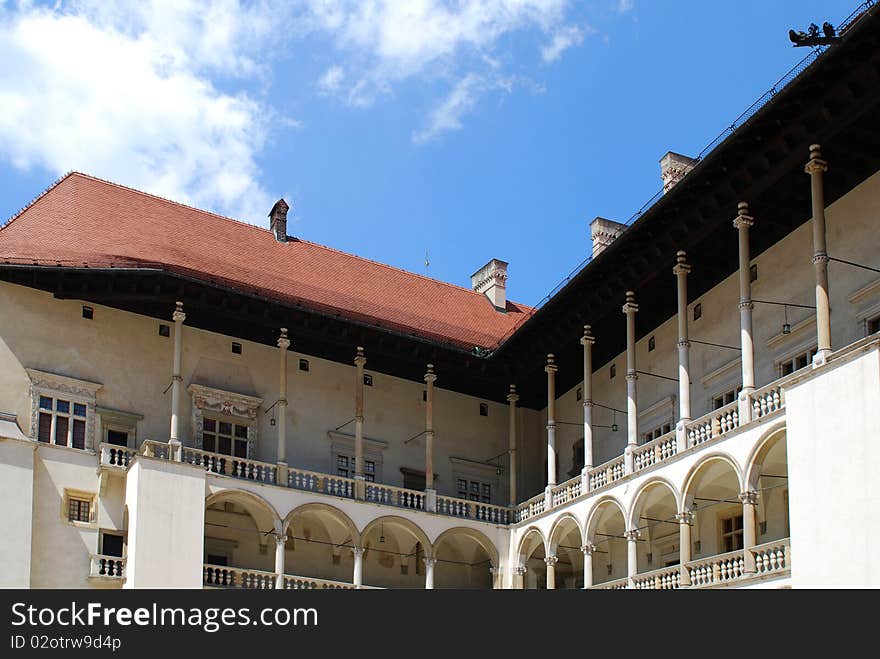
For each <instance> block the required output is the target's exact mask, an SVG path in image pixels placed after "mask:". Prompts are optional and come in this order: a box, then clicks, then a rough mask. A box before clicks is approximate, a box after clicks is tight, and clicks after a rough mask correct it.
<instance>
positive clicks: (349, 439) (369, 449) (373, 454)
mask: <svg viewBox="0 0 880 659" xmlns="http://www.w3.org/2000/svg"><path fill="white" fill-rule="evenodd" d="M327 439H329V440H330V467H329V469H328V471H327V473H328V474H335V473H336V459H337V458H338V457H339V456H340V455H344V456H347V457H349V458H350V457H351V456H353V455H354V435H349V434H346V433H341V432H338V431H336V430H330V431H328V432H327ZM363 442H364V460H369V461H371V462H373V463H374V464H375V466H376V470H375V472H374V474H373V477H374V478H375V480H376V482H377V483H384V482H385V481H383V480H382V477H383V474H382V472H383V466H384V462H385V458H384V452H385V449H387V448H388V442H386V441H385V440H382V439H370V438H367V437H364V438H363Z"/></svg>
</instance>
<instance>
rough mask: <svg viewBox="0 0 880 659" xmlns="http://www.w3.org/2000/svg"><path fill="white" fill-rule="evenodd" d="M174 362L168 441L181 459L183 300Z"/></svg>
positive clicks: (176, 313)
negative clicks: (169, 435)
mask: <svg viewBox="0 0 880 659" xmlns="http://www.w3.org/2000/svg"><path fill="white" fill-rule="evenodd" d="M171 318H172V319H173V320H174V363H173V366H172V373H171V437H170V439H169V441H168V443H169V444H170V445H171V454H172V456H173V458H174V459H175V460H178V461H179V460H180V459H181V457H182V456H181V450H180V447H181V444H180V385H181V382H183V378H181V377H180V362H181V358H182V354H183V321H184V320H186V314H185V313H183V302H178V303H177V306H176V308H175V309H174V313H173V314H171Z"/></svg>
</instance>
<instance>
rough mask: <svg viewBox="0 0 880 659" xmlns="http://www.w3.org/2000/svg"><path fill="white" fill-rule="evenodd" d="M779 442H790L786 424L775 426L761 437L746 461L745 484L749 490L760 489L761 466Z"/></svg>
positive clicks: (781, 423)
mask: <svg viewBox="0 0 880 659" xmlns="http://www.w3.org/2000/svg"><path fill="white" fill-rule="evenodd" d="M778 441H783V442H787V441H788V436H787V432H786V426H785V422H780V423H777V424H774V425H773V426H772V427H771V428H769V429H768V430H767V431H766V432H765V433H764V434H763V435H761V438H760V439H759V440H758V441H757V442H756V443H755V446H754V447H753V448H752V450H751V452H750V453H749V457H748V459H746V476H745V478H744V482H745V484H746V486H747V487H748V489H750V490H756V489H758V478H759V477H760V475H761V464H762V462H763V461H764V458H766V457H767V454H768V453H769V452H770V450H771V449H772V448H773V447H774V446H775V445H776V443H777V442H778Z"/></svg>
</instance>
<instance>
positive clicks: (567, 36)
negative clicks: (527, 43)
mask: <svg viewBox="0 0 880 659" xmlns="http://www.w3.org/2000/svg"><path fill="white" fill-rule="evenodd" d="M583 41H584V31H583V30H582V29H581V28H579V27H578V26H577V25H567V26H565V27H563V28H562V29H561V30H559V31H558V32H557V33H556V34H554V35H553V40H552V41H551V42H550V43H549V44H547V45H546V46H544V48H542V49H541V57H542V58H543V59H544V61H545V62H555V61H556V60H558V59H559V58H560V57H561V56H562V53H563V52H565V51H566V50H568V49H569V48H571V47H572V46H579V45H580V44H582V43H583Z"/></svg>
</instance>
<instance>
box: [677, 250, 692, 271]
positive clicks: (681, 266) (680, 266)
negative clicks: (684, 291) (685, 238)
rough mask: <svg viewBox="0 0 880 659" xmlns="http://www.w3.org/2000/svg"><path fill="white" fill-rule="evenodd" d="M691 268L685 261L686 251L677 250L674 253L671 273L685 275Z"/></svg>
mask: <svg viewBox="0 0 880 659" xmlns="http://www.w3.org/2000/svg"><path fill="white" fill-rule="evenodd" d="M692 269H693V268H691V266H690V265H689V264H688V262H687V252H685V251H684V250H678V252H677V253H676V255H675V267H673V268H672V274H674V275H686V274H688V273H689V272H690V271H691V270H692Z"/></svg>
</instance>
